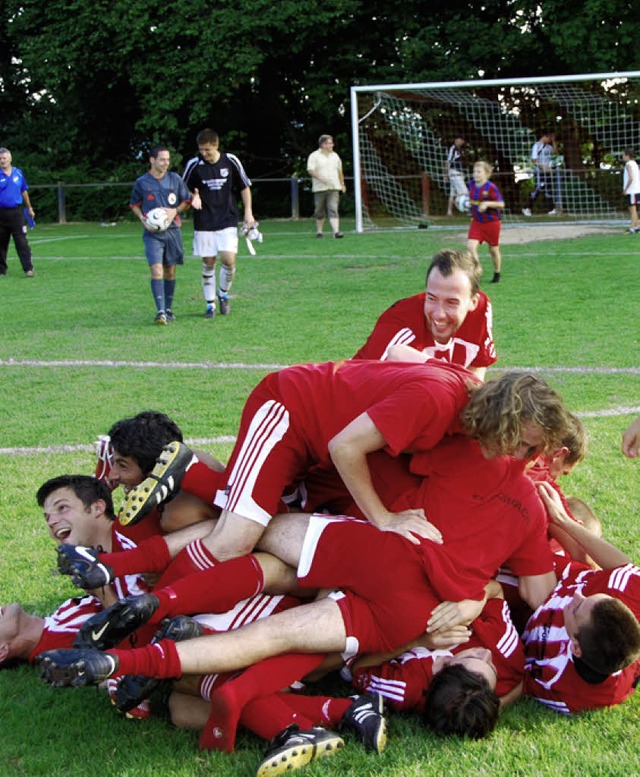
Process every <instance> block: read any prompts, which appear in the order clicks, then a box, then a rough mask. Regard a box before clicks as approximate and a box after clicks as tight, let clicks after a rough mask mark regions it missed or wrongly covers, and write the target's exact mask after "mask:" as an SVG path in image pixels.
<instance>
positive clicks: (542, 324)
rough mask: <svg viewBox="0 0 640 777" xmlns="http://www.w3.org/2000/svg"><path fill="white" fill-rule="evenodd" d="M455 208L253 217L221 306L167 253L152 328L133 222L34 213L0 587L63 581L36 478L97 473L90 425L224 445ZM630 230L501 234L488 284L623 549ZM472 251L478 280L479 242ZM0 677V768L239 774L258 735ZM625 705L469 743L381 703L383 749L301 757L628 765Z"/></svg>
mask: <svg viewBox="0 0 640 777" xmlns="http://www.w3.org/2000/svg"><path fill="white" fill-rule="evenodd" d="M464 226H465V223H464V221H463V220H462V219H461V220H460V230H459V231H457V230H435V229H428V230H415V231H407V232H386V233H375V234H365V235H355V234H352V233H347V235H346V236H345V239H344V240H341V241H334V240H331V239H328V238H325V240H323V241H319V240H315V239H314V237H313V231H314V230H313V226H312V224H311V223H310V222H301V223H298V224H293V223H290V222H265V223H263V224H262V225H261V228H262V229H263V231H264V234H265V242H264V243H263V244H262V245H261V246H259V247H258V252H259V255H258V256H257V257H255V258H252V257H250V256H249V255H248V253H247V252H246V249H244V250H243V248H241V256H240V259H239V263H238V274H237V277H236V282H235V284H234V287H233V299H232V305H233V308H232V314H231V316H229V317H227V318H220V317H219V318H217V319H215V320H213V321H207V320H205V319H204V318H203V313H204V305H203V301H202V294H201V289H200V265H199V262H198V261H197V260H196V259H193V258H188V259H187V260H186V264H185V266H184V267H182V268H179V270H178V287H177V293H176V303H175V305H174V311H175V313H176V315H177V317H178V321H177V322H176V323H175V324H173V325H170V326H168V327H164V328H163V327H155V326H153V323H152V322H153V316H154V310H153V303H152V299H151V294H150V291H149V280H148V269H147V266H146V262H145V260H144V258H143V254H142V241H141V238H140V229H139V227H138V226H136V225H134V224H118V225H117V226H115V227H100V226H98V225H93V224H72V225H65V226H58V225H50V226H47V225H45V226H42V225H38V227H37V229H36V230H35V231H34V232H32V233H30V238H31V244H32V247H33V250H34V259H35V266H36V277H35V278H34V279H26V278H24V277H23V274H22V272H21V270H20V266H19V263H18V261H17V259H16V257H15V254H13V253H12V254H11V255H10V263H9V275H8V276H7V277H6V278H0V326H1V332H2V338H1V340H0V376H1V378H2V389H3V390H2V394H3V401H2V407H1V409H0V414H1V424H0V430H1V431H0V434H1V436H0V522H1V525H2V535H1V538H0V603H6V602H11V601H15V600H18V601H20V602H22V603H23V604H24V605H26V606H27V607H30V608H31V609H32V610H33V611H34V612H38V613H40V614H45V613H47V612H49V611H51V610H52V609H54V608H55V607H56V606H57V604H59V603H60V601H61V600H62V599H63V598H66V597H67V596H70V595H73V593H74V591H75V589H73V587H72V586H71V584H70V583H69V582H68V581H67V580H66V579H64V578H60V577H56V576H54V575H53V573H52V568H53V567H54V565H55V561H54V554H53V551H52V546H51V540H50V539H49V538H48V535H47V533H46V529H45V526H44V522H43V519H42V516H41V514H40V510H39V508H37V506H36V504H35V500H34V493H35V491H36V489H37V487H38V486H39V485H40V483H42V482H43V481H44V480H45V479H46V478H48V477H51V476H53V475H56V474H61V473H63V472H68V471H81V472H87V473H89V472H91V471H92V469H93V457H92V454H91V452H90V443H91V442H92V440H94V439H95V438H96V436H97V435H98V434H101V433H103V432H105V431H106V430H107V429H108V428H109V426H111V424H112V423H113V422H114V421H115V420H117V419H118V418H121V417H123V416H125V415H131V414H134V413H136V412H138V411H140V410H142V409H146V408H154V409H158V410H162V411H164V412H166V413H168V414H169V415H170V416H172V417H173V418H174V419H175V420H176V421H177V422H178V423H179V424H180V426H181V427H182V429H183V431H184V433H185V437H186V438H187V439H188V440H191V441H198V444H199V445H200V447H203V448H206V449H208V450H211V451H212V452H215V453H216V454H217V455H218V457H219V458H222V459H225V458H226V457H227V456H228V454H229V452H230V449H231V444H232V440H233V435H234V434H235V431H236V428H237V424H238V420H239V415H240V410H241V408H242V405H243V403H244V400H245V398H246V396H247V395H248V393H249V391H250V390H251V389H252V387H253V386H254V385H255V384H256V383H257V381H258V380H259V379H260V378H261V377H262V376H263V375H264V374H265V373H266V372H267V371H269V370H271V369H273V368H275V367H276V366H278V365H287V364H292V363H296V362H301V361H325V360H330V359H336V358H342V357H347V356H350V355H351V354H353V353H354V352H355V351H356V350H357V348H358V347H359V346H360V345H361V343H362V342H363V341H364V339H365V337H366V335H367V334H368V333H369V331H370V330H371V328H372V325H373V323H374V321H375V319H376V318H377V316H378V315H379V313H380V312H382V310H383V309H385V308H386V307H387V306H388V305H389V304H391V303H392V302H393V301H395V300H396V299H399V298H400V297H402V296H406V295H409V294H413V293H416V292H417V291H419V290H420V289H421V288H422V286H423V282H424V273H425V269H426V264H427V258H428V257H429V256H430V255H431V254H432V253H433V252H434V251H435V250H437V249H438V248H440V247H443V246H462V245H463V244H464V236H465V232H464ZM345 227H347V228H348V227H349V225H348V224H345ZM190 229H191V228H190V225H189V224H187V226H186V227H185V245H186V246H187V249H189V247H190ZM539 229H540V230H541V233H540V235H541V236H542V230H544V229H545V227H544V226H543V225H540V226H539ZM637 241H638V238H636V237H633V236H628V235H625V234H623V233H622V230H620V234H607V235H598V236H591V237H585V238H578V239H572V240H563V241H556V240H544V241H538V242H530V243H526V244H519V245H509V246H505V247H504V251H503V253H504V266H503V280H502V282H501V283H500V284H499V285H496V286H488V285H485V287H484V288H485V290H487V291H488V292H489V294H490V296H491V298H492V300H493V305H494V319H495V328H494V334H495V339H496V343H497V347H498V354H499V362H498V366H499V368H501V369H506V368H514V367H518V368H531V369H535V370H537V371H540V373H541V374H542V375H543V376H544V377H546V378H547V379H548V380H549V381H550V382H551V383H552V384H553V385H555V386H556V387H557V388H558V389H559V390H560V391H561V393H562V394H563V396H564V397H565V399H566V401H567V404H568V405H569V407H570V408H571V409H573V410H575V411H576V412H577V413H579V414H580V415H581V416H582V417H583V419H584V421H585V423H586V425H587V427H588V429H589V432H590V434H591V450H590V453H589V455H588V457H587V459H586V461H585V462H584V463H583V464H582V465H581V466H580V467H579V468H578V470H577V471H576V472H575V473H573V474H572V475H570V476H569V477H568V478H567V479H566V481H565V484H564V486H565V491H566V492H567V493H573V494H575V495H576V496H579V497H581V498H583V499H585V500H586V501H587V502H588V503H589V504H590V505H591V506H592V507H593V508H594V510H595V511H596V513H597V514H598V516H599V517H600V518H601V520H602V522H603V525H604V530H605V533H606V535H607V537H609V538H610V539H611V540H612V541H614V542H616V543H617V544H619V545H620V546H621V547H622V548H623V549H624V550H625V551H627V552H628V553H629V554H631V555H632V557H633V558H634V559H635V560H636V561H638V560H639V559H640V543H639V538H640V529H639V528H638V519H639V518H640V510H639V507H638V503H639V499H638V496H639V494H640V488H639V483H640V464H638V462H637V461H636V462H633V461H629V460H626V459H624V457H623V456H622V455H621V453H620V451H619V444H620V434H621V432H622V430H623V429H624V428H625V427H626V426H627V425H628V424H629V422H630V421H631V420H632V418H633V416H634V414H637V413H638V412H640V368H639V366H638V353H640V327H639V323H640V322H639V318H638V299H640V244H639V243H638V242H637ZM187 254H188V255H189V251H188V250H187ZM483 264H484V267H485V278H487V279H488V278H490V277H491V268H490V266H489V262H488V258H487V256H486V254H484V255H483ZM492 372H494V373H495V371H492ZM492 372H490V373H489V377H490V376H491V374H492ZM116 497H117V500H118V499H120V497H119V495H118V494H116ZM345 692H346V690H345ZM0 693H1V699H2V713H1V715H0V720H1V721H2V723H1V728H0V731H1V739H0V772H1V773H2V774H7V775H29V776H30V775H85V774H100V775H105V776H108V777H111V776H114V777H115V775H131V776H133V775H135V776H136V777H141V776H146V775H149V776H150V775H155V774H163V775H205V774H206V775H210V774H222V775H230V777H236V775H237V776H238V777H239V776H240V775H248V774H252V773H253V771H254V769H255V765H256V764H257V762H258V761H259V756H260V754H261V752H262V749H263V743H261V742H259V741H258V740H257V739H256V738H254V737H252V736H251V735H249V734H242V735H241V736H240V739H239V746H238V750H237V752H236V753H235V754H233V755H231V756H226V755H221V754H218V753H203V752H201V751H199V750H198V749H197V737H196V736H195V735H193V734H189V733H185V732H180V731H176V730H174V729H172V728H171V727H170V725H169V724H168V723H167V722H166V721H164V720H160V719H155V720H149V721H145V722H142V723H141V722H135V721H129V720H126V719H124V718H122V717H120V716H118V715H116V713H115V712H114V711H113V709H112V708H111V707H110V705H109V702H108V700H107V698H106V696H105V695H104V694H103V693H100V692H97V691H96V690H94V689H74V690H53V689H49V688H46V687H45V686H44V685H42V684H41V683H40V681H39V680H37V678H36V677H35V675H34V672H33V670H32V669H29V668H28V667H22V668H19V669H13V670H10V671H4V672H0ZM639 723H640V701H639V700H638V698H633V699H631V700H630V701H629V702H627V703H626V704H625V705H622V706H621V707H618V708H616V709H612V710H606V711H601V712H598V713H593V714H589V715H585V716H583V717H580V718H576V719H570V720H569V719H563V718H560V717H558V716H556V715H555V714H553V713H550V712H548V711H546V710H545V709H542V708H539V707H538V706H537V705H536V704H534V703H533V702H530V701H527V700H521V701H519V702H518V703H517V704H516V705H515V706H514V707H513V708H511V709H509V710H507V712H506V713H505V714H504V716H503V719H502V721H501V724H500V726H499V727H498V729H497V730H496V732H495V733H494V734H493V735H492V736H491V737H490V738H489V739H488V740H487V741H484V742H457V741H452V742H449V741H439V740H436V739H434V738H433V737H432V736H430V735H429V734H426V733H424V732H423V731H421V730H420V729H419V726H418V724H417V723H416V722H415V721H414V720H412V719H410V718H402V717H395V718H392V719H391V723H390V734H391V737H390V743H389V747H388V749H387V751H386V752H385V753H384V754H383V755H382V756H380V757H372V756H368V755H366V754H365V753H364V751H363V750H362V748H361V747H360V746H359V745H358V744H355V743H352V742H348V746H347V748H346V749H345V751H344V752H343V753H342V754H341V755H340V756H339V757H338V758H335V759H328V760H326V761H321V762H318V763H317V764H315V765H312V766H311V767H310V768H308V769H307V771H306V772H305V774H308V775H309V777H313V775H320V774H323V775H325V774H326V775H352V774H353V775H363V774H365V775H385V777H386V776H387V775H389V776H393V775H398V776H400V775H402V776H403V777H405V776H407V777H409V776H413V775H434V777H435V776H436V775H453V776H454V777H458V776H459V775H503V774H504V775H543V774H544V775H546V774H563V775H566V776H568V775H612V776H613V775H640V753H639V751H638V746H637V731H638V724H639Z"/></svg>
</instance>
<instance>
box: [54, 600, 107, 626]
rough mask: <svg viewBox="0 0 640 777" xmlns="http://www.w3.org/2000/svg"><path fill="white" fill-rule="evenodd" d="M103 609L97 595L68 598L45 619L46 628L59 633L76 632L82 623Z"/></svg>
mask: <svg viewBox="0 0 640 777" xmlns="http://www.w3.org/2000/svg"><path fill="white" fill-rule="evenodd" d="M101 609H102V605H101V604H100V600H99V599H98V598H97V597H95V596H91V595H88V596H83V597H82V598H81V599H67V600H66V601H65V602H63V603H62V604H61V605H60V607H58V609H57V610H56V611H55V612H54V613H52V614H51V615H47V616H46V617H45V619H44V629H43V630H45V631H49V632H52V633H57V634H64V633H74V634H75V633H76V632H77V631H78V630H79V629H80V627H81V626H82V624H83V623H84V622H85V621H86V620H88V619H89V618H91V617H92V616H93V615H95V614H96V613H97V612H99V611H100V610H101Z"/></svg>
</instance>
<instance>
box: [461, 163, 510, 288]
mask: <svg viewBox="0 0 640 777" xmlns="http://www.w3.org/2000/svg"><path fill="white" fill-rule="evenodd" d="M492 172H493V168H492V167H491V165H490V164H489V163H488V162H476V163H475V165H474V166H473V181H472V182H471V183H470V184H469V203H470V205H471V226H470V227H469V234H468V235H467V248H468V249H469V251H470V252H471V253H472V254H473V255H474V256H475V257H476V258H477V257H478V245H479V244H480V243H487V245H488V246H489V253H490V254H491V261H492V262H493V278H492V279H491V283H498V282H499V281H500V266H501V264H502V257H501V255H500V226H501V219H502V214H501V211H502V209H503V208H504V199H503V197H502V194H500V190H499V189H498V187H497V186H496V185H495V183H493V182H492V181H490V180H489V178H490V177H491V173H492Z"/></svg>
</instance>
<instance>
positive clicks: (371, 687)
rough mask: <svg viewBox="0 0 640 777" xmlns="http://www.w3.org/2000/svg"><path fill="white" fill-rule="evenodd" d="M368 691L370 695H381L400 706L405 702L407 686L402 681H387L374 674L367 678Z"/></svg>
mask: <svg viewBox="0 0 640 777" xmlns="http://www.w3.org/2000/svg"><path fill="white" fill-rule="evenodd" d="M365 690H366V691H368V692H370V693H379V694H380V696H384V698H385V699H390V700H391V701H395V702H397V703H398V704H402V703H403V702H404V697H405V693H406V690H407V684H406V683H405V682H402V681H400V680H387V679H386V678H385V677H378V675H375V674H372V675H369V677H368V678H367V687H366V688H365Z"/></svg>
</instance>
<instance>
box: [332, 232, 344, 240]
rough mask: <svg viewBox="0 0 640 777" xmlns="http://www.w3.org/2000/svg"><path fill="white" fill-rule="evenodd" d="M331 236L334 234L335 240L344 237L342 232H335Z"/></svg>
mask: <svg viewBox="0 0 640 777" xmlns="http://www.w3.org/2000/svg"><path fill="white" fill-rule="evenodd" d="M333 236H334V238H335V239H336V240H339V239H340V238H342V237H344V235H343V234H342V232H335V233H334V235H333Z"/></svg>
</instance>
